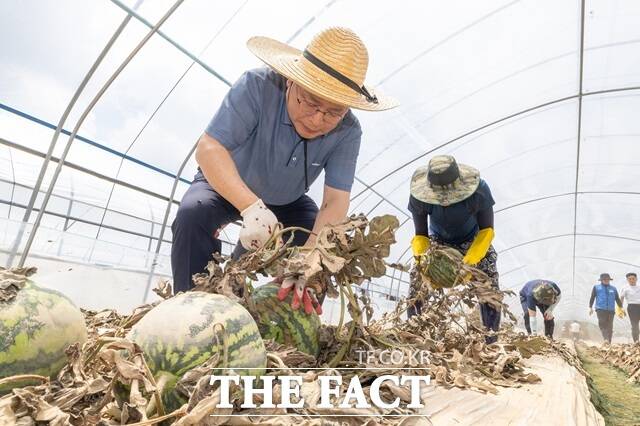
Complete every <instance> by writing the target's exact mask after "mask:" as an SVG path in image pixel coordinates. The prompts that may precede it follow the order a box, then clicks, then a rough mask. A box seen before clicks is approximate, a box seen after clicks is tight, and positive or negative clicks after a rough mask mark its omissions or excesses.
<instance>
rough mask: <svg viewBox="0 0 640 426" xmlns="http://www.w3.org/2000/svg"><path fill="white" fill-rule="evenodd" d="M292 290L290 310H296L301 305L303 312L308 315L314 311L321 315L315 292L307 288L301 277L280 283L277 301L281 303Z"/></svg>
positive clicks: (287, 279) (288, 278)
mask: <svg viewBox="0 0 640 426" xmlns="http://www.w3.org/2000/svg"><path fill="white" fill-rule="evenodd" d="M292 290H293V299H291V308H293V309H294V310H297V309H298V308H300V305H301V304H302V305H303V306H304V312H305V313H307V314H310V313H311V312H313V311H314V310H315V311H316V313H317V314H318V315H321V314H322V306H320V303H319V302H318V299H317V297H316V292H315V290H314V289H313V288H311V287H307V282H306V280H305V279H304V278H303V277H298V278H294V277H287V278H285V279H284V280H283V281H282V284H281V285H280V290H278V300H280V301H283V300H284V299H286V298H287V296H288V295H289V293H291V291H292Z"/></svg>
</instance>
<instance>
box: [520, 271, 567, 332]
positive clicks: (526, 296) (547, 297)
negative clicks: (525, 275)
mask: <svg viewBox="0 0 640 426" xmlns="http://www.w3.org/2000/svg"><path fill="white" fill-rule="evenodd" d="M560 297H561V291H560V287H558V284H556V283H554V282H553V281H548V280H532V281H529V282H528V283H526V284H525V285H524V286H523V287H522V289H521V290H520V303H521V304H522V310H523V311H524V327H525V328H526V329H527V333H528V334H529V335H531V334H534V335H535V334H538V317H537V316H536V308H538V309H539V310H540V313H541V314H542V316H543V319H544V335H545V336H547V337H549V338H551V339H553V329H554V327H555V321H554V317H553V310H554V309H555V308H556V306H558V303H559V302H560Z"/></svg>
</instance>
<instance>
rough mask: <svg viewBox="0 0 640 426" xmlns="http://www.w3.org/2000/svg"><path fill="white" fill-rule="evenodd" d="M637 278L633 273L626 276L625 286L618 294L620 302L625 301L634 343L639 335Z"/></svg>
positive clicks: (639, 293) (639, 295)
mask: <svg viewBox="0 0 640 426" xmlns="http://www.w3.org/2000/svg"><path fill="white" fill-rule="evenodd" d="M637 283H638V276H637V275H636V273H635V272H629V273H628V274H627V285H626V286H625V287H624V288H623V289H622V291H621V292H620V301H621V302H622V303H624V301H625V300H626V301H627V313H628V314H629V321H631V337H633V341H634V343H638V337H639V336H638V334H640V328H639V326H640V286H638V284H637Z"/></svg>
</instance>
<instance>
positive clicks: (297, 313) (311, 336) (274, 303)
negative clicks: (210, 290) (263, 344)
mask: <svg viewBox="0 0 640 426" xmlns="http://www.w3.org/2000/svg"><path fill="white" fill-rule="evenodd" d="M279 288H280V285H279V284H277V283H269V284H265V285H262V286H260V287H258V288H256V289H255V290H254V292H253V294H252V295H251V298H252V300H253V302H254V304H255V312H254V318H255V319H256V321H257V323H258V328H259V329H260V334H261V335H262V337H263V338H264V339H273V340H275V341H276V342H278V343H281V344H285V345H289V346H294V347H296V348H297V349H298V350H299V351H300V352H304V353H307V354H309V355H313V356H315V357H317V356H318V355H319V353H320V324H321V323H320V317H319V316H318V314H317V313H316V312H315V311H314V312H312V313H311V314H307V313H305V312H304V311H303V310H302V308H300V309H298V310H294V309H293V308H291V299H292V298H293V292H291V293H289V295H288V296H287V298H286V299H285V300H283V301H280V300H278V297H277V294H278V289H279Z"/></svg>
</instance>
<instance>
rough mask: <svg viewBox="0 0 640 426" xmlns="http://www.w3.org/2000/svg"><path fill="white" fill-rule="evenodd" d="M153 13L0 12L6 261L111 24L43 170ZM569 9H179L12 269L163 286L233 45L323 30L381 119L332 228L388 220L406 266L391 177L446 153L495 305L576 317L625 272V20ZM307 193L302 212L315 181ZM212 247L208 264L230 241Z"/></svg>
mask: <svg viewBox="0 0 640 426" xmlns="http://www.w3.org/2000/svg"><path fill="white" fill-rule="evenodd" d="M173 3H174V2H173V1H168V0H161V1H160V0H158V1H134V0H128V1H125V2H123V3H120V2H119V1H116V0H114V1H108V0H100V1H93V2H71V1H67V2H58V1H53V0H47V1H44V0H42V1H41V0H38V1H36V0H26V1H21V2H2V3H0V16H1V17H2V18H0V22H1V23H2V25H0V38H2V39H3V40H11V42H5V43H2V45H0V62H1V63H2V64H3V66H2V67H0V197H1V199H0V215H1V217H2V219H1V220H2V221H3V222H0V224H1V225H2V226H0V234H2V238H0V241H1V242H2V246H1V249H2V251H3V253H4V254H5V255H7V258H10V256H8V254H7V252H8V251H10V250H11V249H12V248H14V244H15V241H14V240H15V237H16V236H17V234H18V231H17V228H19V223H20V221H21V220H22V217H23V215H24V212H25V206H26V205H27V204H28V201H29V198H30V196H31V193H32V190H33V187H34V186H35V184H36V183H37V178H38V173H39V170H40V166H41V164H42V161H43V157H44V155H45V154H46V152H47V149H48V146H49V143H50V141H51V138H52V136H53V132H54V129H55V127H56V125H57V123H58V121H59V120H60V117H61V116H62V114H63V112H64V110H65V108H66V106H67V104H68V102H69V101H70V100H71V98H72V96H73V93H74V91H75V90H76V88H77V87H78V85H79V84H80V82H81V81H82V79H83V77H84V76H85V74H86V73H87V71H88V70H89V68H90V66H91V65H92V63H93V62H94V61H95V60H96V58H97V57H98V55H99V53H100V51H101V49H102V48H103V47H104V46H105V45H106V43H107V41H108V40H109V38H110V37H111V36H112V34H113V33H114V32H115V30H116V28H117V27H118V26H119V25H120V24H121V23H122V21H123V19H125V17H126V16H127V12H126V9H127V8H132V9H134V10H135V12H136V14H137V16H136V17H132V18H131V20H130V21H129V22H128V24H127V25H126V26H125V28H124V30H123V32H122V34H121V35H120V37H119V38H118V39H117V41H116V42H115V44H114V46H113V47H112V49H111V50H110V51H109V53H108V54H107V55H106V57H105V58H104V60H103V62H102V63H101V64H100V66H99V67H98V68H97V70H96V72H95V74H94V75H93V77H92V78H91V79H90V81H89V82H88V84H87V86H86V88H85V89H84V91H83V92H82V94H81V96H80V97H79V99H78V102H77V104H76V106H75V108H73V110H72V111H71V114H70V116H69V118H68V119H67V121H66V123H65V126H64V130H65V131H66V132H67V133H64V132H63V134H61V136H60V138H59V140H58V143H57V145H56V147H55V150H54V152H53V155H54V160H55V159H57V158H59V157H60V156H61V155H62V153H63V150H64V146H65V144H66V143H67V140H68V137H69V133H68V132H71V131H72V130H73V127H74V125H75V124H76V123H77V121H78V119H79V118H80V116H81V113H82V112H83V111H84V109H85V108H86V107H87V106H88V104H89V102H90V101H91V100H92V98H93V97H94V95H95V94H96V92H97V91H98V90H99V89H100V88H101V87H102V86H103V85H104V84H105V82H106V81H107V79H108V78H109V77H110V76H111V75H112V73H113V72H114V71H115V70H116V69H117V67H118V66H119V65H120V64H121V63H122V61H123V60H124V59H125V57H126V56H127V55H128V54H129V53H130V52H131V50H132V49H133V48H134V47H135V46H136V45H137V44H138V43H139V41H140V40H141V39H142V38H143V37H144V36H145V34H146V33H147V32H148V31H149V24H151V25H153V24H155V23H156V22H157V21H158V20H159V19H160V18H161V17H162V16H163V15H164V14H165V13H166V11H167V10H168V9H169V8H170V7H171V6H172V5H173ZM584 8H585V9H584V22H583V21H582V19H581V16H582V11H581V3H580V2H558V1H553V0H512V1H507V0H504V1H483V2H469V1H461V0H460V1H449V2H440V1H424V2H416V1H409V0H403V1H395V2H383V1H365V0H331V1H329V0H325V1H305V2H300V1H294V0H287V1H284V0H282V1H270V2H265V1H257V0H247V1H237V2H231V1H228V2H211V1H205V0H189V1H186V2H184V3H183V4H182V5H181V6H180V7H179V8H178V9H177V10H176V12H175V13H174V14H173V15H172V16H171V17H170V18H169V19H168V20H167V22H166V23H165V24H164V25H163V26H162V28H161V29H160V32H161V33H158V34H155V35H153V36H152V37H151V39H150V40H149V42H148V43H147V44H146V45H145V46H144V47H143V48H142V49H141V50H140V52H139V53H138V54H137V55H136V56H135V57H134V58H133V60H132V61H131V62H130V63H129V64H128V65H127V67H125V68H124V70H123V71H122V73H121V74H120V75H119V76H118V78H117V79H116V80H115V81H114V82H113V84H111V86H110V87H109V88H108V90H107V91H106V92H105V93H104V96H102V98H101V99H100V101H99V102H98V103H97V104H96V106H95V107H94V108H93V109H92V110H91V111H90V112H89V114H88V116H87V118H86V120H85V122H84V124H83V125H82V126H81V127H80V129H79V132H78V138H77V139H76V140H75V141H74V143H73V144H72V146H71V148H70V150H69V154H68V156H67V158H66V161H67V164H66V166H65V167H63V169H62V173H61V174H60V177H59V178H58V180H57V182H56V184H55V186H54V189H53V197H52V199H51V200H50V201H49V203H48V205H47V206H46V214H45V215H44V221H43V224H42V226H43V228H42V229H41V230H40V231H38V233H37V236H36V239H35V242H34V246H33V248H32V253H33V254H34V255H40V256H48V257H50V258H59V259H61V261H62V260H64V261H68V260H73V261H77V262H83V263H87V264H90V265H110V266H112V267H116V268H118V267H119V268H123V269H128V270H133V271H138V272H142V274H141V276H147V275H145V274H148V273H149V272H150V271H153V273H154V274H160V275H163V276H169V275H170V264H169V260H168V255H169V253H170V242H171V238H172V235H171V230H170V224H171V222H172V220H173V217H174V216H175V212H176V210H177V204H178V202H179V200H180V199H181V197H182V195H183V194H184V192H185V191H186V189H187V188H188V184H189V182H190V180H191V179H192V177H193V175H194V173H195V170H196V166H197V165H196V163H195V160H194V158H193V156H192V155H190V153H191V152H192V149H193V147H194V144H195V142H196V140H197V138H198V137H199V136H200V134H201V133H202V131H203V129H204V127H205V126H206V124H207V122H208V121H209V120H210V118H211V116H212V115H213V113H214V112H215V110H216V108H217V107H218V105H219V104H220V102H221V100H222V98H223V97H224V95H225V93H226V91H227V90H228V87H229V84H231V83H233V82H234V81H235V80H236V79H237V78H238V77H239V76H240V75H241V73H242V72H244V71H245V70H247V69H249V68H254V67H258V66H261V62H260V61H259V60H257V59H256V58H255V57H254V56H252V55H251V53H250V52H249V51H248V50H247V49H246V47H245V43H246V40H247V39H248V38H249V37H251V36H253V35H268V36H270V37H273V38H275V39H278V40H281V41H284V42H287V43H290V44H292V45H294V46H296V47H300V48H301V47H303V46H305V45H306V43H307V42H309V40H310V39H311V37H312V36H313V35H314V34H315V33H317V32H318V31H320V30H321V29H323V28H326V27H328V26H337V25H342V26H347V27H350V28H352V29H353V30H355V31H356V33H358V34H359V35H360V36H361V37H362V39H363V40H364V41H365V43H366V44H367V46H368V49H369V54H370V67H369V71H368V81H370V82H371V83H372V84H373V85H374V86H379V87H380V88H381V89H382V90H384V91H385V92H386V93H389V94H391V95H393V96H395V97H397V98H398V99H400V101H401V106H400V107H399V108H397V109H395V110H391V111H388V112H385V113H377V114H372V113H364V112H357V113H356V114H357V116H358V118H359V119H360V121H361V124H362V127H363V131H364V136H363V141H362V148H361V152H360V155H359V160H358V166H357V173H356V182H355V183H354V186H353V189H352V193H351V198H352V203H351V207H350V212H353V213H359V212H364V213H367V214H369V215H376V214H386V213H390V214H394V215H396V216H398V218H399V219H400V222H401V223H402V224H403V225H402V226H401V228H400V230H399V231H398V240H399V241H398V244H396V245H395V246H394V247H393V248H392V253H391V257H390V260H391V261H403V262H404V261H408V260H409V259H410V251H409V250H408V246H409V241H410V239H411V237H412V236H413V223H412V221H411V219H410V215H409V212H408V210H407V201H408V192H409V181H410V178H411V175H412V173H413V171H414V169H415V168H416V167H417V166H420V165H424V164H426V163H427V161H428V160H429V158H431V157H432V156H433V155H436V154H452V155H454V156H456V158H457V159H458V160H459V161H460V162H463V163H467V164H471V165H474V166H476V167H477V168H479V169H480V171H481V173H482V176H483V178H484V179H485V180H486V181H487V182H488V183H489V184H490V186H491V189H492V193H493V195H494V198H495V200H496V206H495V210H496V232H497V235H496V239H495V242H494V244H495V247H496V249H497V250H498V252H499V259H500V260H499V262H498V267H499V270H500V273H501V275H502V278H501V285H502V287H503V288H512V289H514V290H516V291H517V290H519V286H521V285H522V284H523V283H524V282H525V281H527V280H529V279H532V278H538V277H544V278H548V279H552V280H554V281H556V282H558V284H559V285H560V286H561V288H562V289H563V292H564V294H565V297H564V298H563V300H562V304H561V306H560V307H559V308H558V311H557V312H558V315H559V316H566V317H576V318H582V317H584V316H585V315H586V304H587V299H588V296H589V293H590V290H591V285H592V284H593V283H594V282H595V280H596V278H597V276H598V274H599V273H600V272H604V271H607V272H610V273H611V274H613V275H614V278H617V279H616V281H615V283H619V282H620V281H619V280H620V279H621V278H623V276H624V273H625V272H627V271H628V270H633V269H638V268H640V250H639V248H640V215H638V214H637V211H638V208H639V207H640V167H639V166H640V164H638V158H640V155H639V154H640V147H639V146H640V145H638V137H639V135H640V121H639V120H638V119H637V111H638V110H640V26H639V25H637V22H638V19H640V3H638V2H637V1H634V0H619V1H608V0H598V1H592V0H587V1H585V2H584ZM265 17H268V18H267V19H265ZM33 28H38V31H33V30H32V29H33ZM582 35H584V45H581V42H582ZM195 58H197V61H195V62H194V59H195ZM56 166H57V160H55V161H53V162H52V163H51V164H50V165H49V167H48V169H47V173H46V175H45V179H44V182H43V186H42V188H41V193H40V195H39V196H38V199H37V202H36V208H40V206H41V203H42V200H43V195H44V192H45V191H46V190H47V189H48V187H49V184H50V182H51V177H52V175H53V171H54V169H55V167H56ZM176 179H178V182H177V186H176V188H175V194H174V196H173V198H174V202H172V203H171V202H170V198H171V196H172V189H173V184H174V181H175V180H176ZM310 195H311V196H312V198H314V199H315V200H316V201H318V202H319V201H320V198H321V196H322V177H321V178H319V179H318V181H316V183H315V184H314V185H313V186H312V187H311V190H310ZM165 214H167V215H168V216H167V221H166V226H165V227H164V228H163V223H164V219H165ZM34 218H35V213H34V214H32V215H31V217H30V221H31V222H33V220H34ZM161 234H162V238H163V243H162V244H161V245H160V256H159V257H158V258H155V260H154V255H153V253H154V251H155V250H156V247H157V245H158V238H159V237H160V235H161ZM221 237H222V238H223V239H224V240H225V245H224V246H223V251H224V252H226V253H228V252H229V251H230V250H231V248H232V245H233V244H234V243H235V242H236V240H237V238H238V227H237V226H235V225H230V226H228V227H226V228H225V229H224V230H223V232H222V236H221ZM20 244H21V247H22V246H24V241H21V243H20ZM154 262H155V264H154ZM407 279H408V277H407V275H406V274H404V275H403V274H400V273H397V272H393V271H389V273H388V276H386V277H383V278H381V279H380V280H379V281H377V282H375V283H372V284H371V285H372V286H375V288H376V289H379V290H380V291H381V292H390V293H392V294H397V293H398V292H399V293H400V295H403V294H406V291H407V284H406V281H407ZM142 281H144V280H142ZM143 284H144V283H142V284H141V285H143ZM513 303H514V304H515V309H516V310H517V309H518V308H517V300H515V299H514V300H513Z"/></svg>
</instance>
